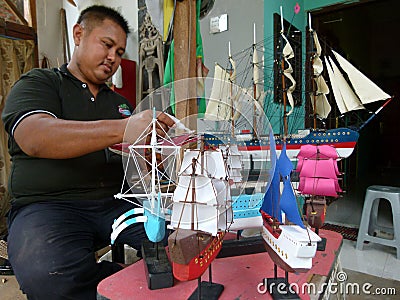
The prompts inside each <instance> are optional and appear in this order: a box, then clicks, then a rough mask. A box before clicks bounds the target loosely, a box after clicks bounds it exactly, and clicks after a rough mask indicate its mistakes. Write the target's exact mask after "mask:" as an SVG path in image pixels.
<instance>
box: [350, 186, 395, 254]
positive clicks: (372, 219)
mask: <svg viewBox="0 0 400 300" xmlns="http://www.w3.org/2000/svg"><path fill="white" fill-rule="evenodd" d="M380 199H386V200H388V201H389V203H390V205H391V207H392V214H393V228H390V227H384V226H380V225H378V222H377V219H378V207H379V201H380ZM375 230H382V231H385V232H388V233H393V239H385V238H380V237H376V236H373V235H371V234H373V233H374V231H375ZM364 241H369V242H372V243H377V244H382V245H386V246H391V247H395V248H396V249H397V259H400V188H398V187H391V186H381V185H372V186H370V187H368V188H367V193H366V195H365V200H364V208H363V211H362V216H361V224H360V229H359V231H358V237H357V245H356V249H357V250H362V249H363V244H364Z"/></svg>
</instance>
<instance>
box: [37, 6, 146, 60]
mask: <svg viewBox="0 0 400 300" xmlns="http://www.w3.org/2000/svg"><path fill="white" fill-rule="evenodd" d="M110 2H111V1H105V0H103V1H100V0H75V3H77V5H78V6H79V7H74V6H73V5H71V4H70V3H69V2H68V1H67V0H36V14H37V27H38V47H39V64H40V63H41V61H42V59H43V56H46V57H47V58H48V59H49V62H50V66H51V67H57V66H59V65H61V64H63V63H64V55H63V45H62V29H61V14H60V10H61V8H64V9H65V11H66V16H67V28H68V37H69V44H70V52H71V55H72V52H73V48H74V44H73V40H72V26H73V25H74V24H75V22H76V20H77V19H78V16H79V12H80V10H82V9H84V8H85V7H87V6H88V5H91V4H104V5H110ZM111 4H112V5H111V6H112V7H113V8H116V9H117V10H119V11H120V12H121V13H122V14H123V16H124V17H125V18H126V19H127V20H128V23H129V26H130V28H131V34H130V35H129V37H128V43H127V48H126V54H125V55H124V58H127V59H131V60H135V61H137V60H138V9H137V1H131V0H114V1H112V2H111Z"/></svg>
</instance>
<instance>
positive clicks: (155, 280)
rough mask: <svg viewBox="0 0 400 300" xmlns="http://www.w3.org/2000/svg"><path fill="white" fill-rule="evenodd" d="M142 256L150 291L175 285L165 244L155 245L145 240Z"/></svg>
mask: <svg viewBox="0 0 400 300" xmlns="http://www.w3.org/2000/svg"><path fill="white" fill-rule="evenodd" d="M142 256H143V262H144V269H145V274H146V279H147V286H148V288H149V289H150V290H157V289H163V288H168V287H172V286H173V285H174V276H173V274H172V267H171V263H170V261H169V259H168V255H167V252H166V251H165V247H164V243H163V242H158V243H153V242H151V241H150V240H148V239H145V240H144V241H143V244H142Z"/></svg>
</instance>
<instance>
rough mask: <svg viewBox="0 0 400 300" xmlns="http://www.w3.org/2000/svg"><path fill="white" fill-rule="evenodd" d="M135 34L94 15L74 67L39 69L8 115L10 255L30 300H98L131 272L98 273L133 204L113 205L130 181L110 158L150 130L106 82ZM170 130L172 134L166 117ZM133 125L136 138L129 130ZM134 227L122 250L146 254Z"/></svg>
mask: <svg viewBox="0 0 400 300" xmlns="http://www.w3.org/2000/svg"><path fill="white" fill-rule="evenodd" d="M128 33H129V28H128V24H127V22H126V20H125V19H124V18H123V17H122V16H121V15H120V14H119V13H118V12H116V11H114V10H112V9H110V8H107V7H104V6H92V7H89V8H87V9H85V10H84V11H82V13H81V15H80V17H79V19H78V21H77V24H75V25H74V27H73V37H74V43H75V49H74V54H73V56H72V59H71V61H70V62H69V63H68V64H67V65H64V66H62V67H61V68H60V69H54V70H47V69H46V70H45V69H34V70H32V71H30V72H28V73H27V74H24V75H23V76H22V77H21V78H20V80H19V81H18V82H16V84H15V85H14V87H13V89H12V90H11V92H10V94H9V96H8V98H7V101H6V106H5V109H4V112H3V115H2V119H3V122H4V125H5V128H6V130H7V132H8V134H9V152H10V154H11V158H12V169H11V175H10V179H9V192H10V194H11V197H12V199H11V203H12V208H11V212H10V216H9V236H8V255H9V260H10V262H11V265H12V267H13V270H14V273H15V275H16V278H17V280H18V282H19V284H20V286H21V289H22V291H23V292H24V293H26V294H27V296H28V298H29V299H52V300H53V299H95V297H96V286H97V283H98V282H99V281H100V280H102V279H103V278H105V277H107V276H109V275H111V274H112V273H114V272H116V271H118V270H120V269H121V268H122V267H121V266H120V265H118V264H116V263H112V262H102V263H96V261H95V257H94V254H93V252H94V249H95V247H96V246H97V245H100V244H107V243H109V241H110V233H111V224H112V222H113V220H114V218H116V217H117V216H119V215H120V214H121V213H122V212H125V211H126V210H128V209H130V208H132V206H131V204H130V203H127V202H124V201H123V200H116V199H113V195H114V194H116V193H117V192H118V191H119V190H120V187H121V184H122V181H123V173H122V172H123V168H122V164H121V158H120V157H119V156H116V155H112V154H111V153H110V152H109V151H108V150H107V148H108V147H109V146H111V145H113V144H116V143H120V142H122V141H123V139H124V133H125V129H128V131H127V132H129V134H128V135H127V134H126V133H125V140H126V139H128V141H131V142H132V141H134V140H136V138H137V137H138V136H139V135H140V134H141V133H142V132H143V131H144V130H145V129H146V128H147V126H148V124H149V123H150V122H151V119H152V113H151V112H150V111H145V112H142V113H139V114H135V115H132V116H130V111H132V107H131V105H130V104H129V102H128V101H127V100H126V99H125V98H123V97H122V96H120V95H118V94H116V93H114V92H113V91H112V90H111V89H109V88H108V87H107V86H106V84H105V82H106V81H107V80H108V79H109V78H110V77H111V76H112V75H113V74H114V73H115V71H116V70H117V68H118V66H119V64H120V62H121V57H122V55H123V54H124V52H125V47H126V39H127V34H128ZM158 120H159V121H160V122H161V123H162V124H163V125H162V126H163V127H164V128H163V129H164V130H166V131H167V130H168V128H169V127H170V126H172V125H173V121H172V120H171V119H170V118H169V117H168V116H166V115H165V114H159V115H158ZM128 122H129V124H133V123H134V128H131V127H132V126H131V127H130V126H129V124H128ZM144 236H145V233H144V230H143V227H142V226H141V225H137V226H132V227H131V228H129V229H127V231H126V232H125V234H123V235H121V236H120V242H122V243H126V244H129V245H131V246H133V247H135V248H138V247H140V244H141V240H142V239H143V238H144Z"/></svg>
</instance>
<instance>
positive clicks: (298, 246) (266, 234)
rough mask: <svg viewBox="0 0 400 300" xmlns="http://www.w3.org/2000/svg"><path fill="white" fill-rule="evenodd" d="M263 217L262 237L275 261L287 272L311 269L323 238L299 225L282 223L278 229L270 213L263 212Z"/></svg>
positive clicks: (300, 271)
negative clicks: (318, 245)
mask: <svg viewBox="0 0 400 300" xmlns="http://www.w3.org/2000/svg"><path fill="white" fill-rule="evenodd" d="M262 217H263V230H262V237H263V239H264V242H265V244H266V249H267V251H268V253H269V255H270V257H271V259H272V260H273V261H274V263H275V264H277V265H278V266H279V267H281V268H282V269H283V270H285V271H287V272H296V273H302V272H307V271H309V270H310V269H311V267H312V258H313V257H314V256H315V252H316V249H317V242H318V241H320V240H321V238H320V237H318V235H316V234H315V233H314V232H313V231H311V230H309V231H308V233H307V231H306V230H305V229H302V228H301V227H299V226H298V225H282V224H281V225H279V231H277V230H276V229H274V228H273V224H272V222H270V220H272V218H271V217H270V216H269V215H268V214H266V213H264V212H262ZM308 236H309V237H308ZM308 238H309V240H307V239H308Z"/></svg>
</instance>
